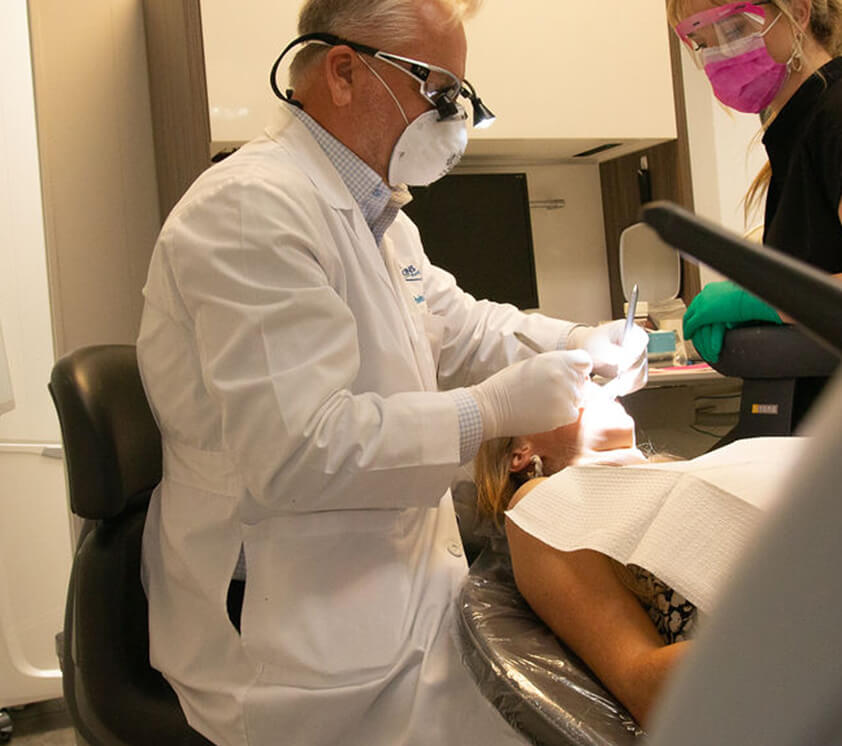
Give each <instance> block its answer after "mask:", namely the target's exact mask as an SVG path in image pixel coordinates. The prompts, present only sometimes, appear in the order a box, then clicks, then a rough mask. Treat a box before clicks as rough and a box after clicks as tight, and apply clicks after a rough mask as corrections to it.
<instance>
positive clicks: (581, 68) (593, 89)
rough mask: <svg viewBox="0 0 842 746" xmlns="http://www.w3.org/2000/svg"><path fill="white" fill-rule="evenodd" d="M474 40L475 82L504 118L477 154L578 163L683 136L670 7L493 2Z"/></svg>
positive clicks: (549, 0) (474, 23) (469, 27)
mask: <svg viewBox="0 0 842 746" xmlns="http://www.w3.org/2000/svg"><path fill="white" fill-rule="evenodd" d="M466 31H467V35H468V65H467V77H468V79H469V80H470V81H471V82H472V83H474V85H475V86H476V88H477V91H478V93H479V95H480V96H481V97H482V100H483V102H484V103H485V104H487V105H488V106H489V107H490V108H491V109H492V111H494V113H495V114H496V115H497V121H496V122H495V123H494V125H493V126H492V127H489V128H488V129H485V130H480V131H474V132H472V133H471V138H472V142H471V146H470V149H469V154H470V153H474V154H486V153H489V154H493V153H496V154H498V155H500V154H504V155H505V154H514V155H521V156H527V157H534V158H541V157H544V158H547V157H549V158H557V157H570V156H572V155H575V154H576V153H580V152H582V151H586V150H590V149H592V148H598V147H600V146H603V145H607V144H610V143H620V144H624V145H628V144H629V143H632V144H635V145H636V146H637V147H643V146H648V145H651V144H654V143H656V142H662V141H664V140H669V139H672V138H674V137H675V136H676V126H675V107H674V103H673V88H672V85H673V84H672V72H671V67H670V49H669V34H670V31H669V28H668V25H667V20H666V11H665V6H664V3H662V2H660V3H657V2H656V3H650V2H629V0H602V2H584V3H583V2H574V1H573V0H516V1H515V0H486V2H485V4H484V5H483V6H482V9H481V10H480V12H479V13H478V14H477V15H476V16H475V17H474V18H472V19H470V20H469V21H468V22H467V23H466ZM628 149H629V148H628V147H624V148H616V149H612V150H607V151H605V153H606V155H607V156H608V157H614V156H616V155H619V154H620V153H621V152H622V151H627V150H628Z"/></svg>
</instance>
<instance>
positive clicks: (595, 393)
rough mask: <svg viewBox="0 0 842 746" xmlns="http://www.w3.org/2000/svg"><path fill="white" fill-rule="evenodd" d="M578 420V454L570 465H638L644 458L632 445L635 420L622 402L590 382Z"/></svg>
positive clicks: (586, 388) (633, 443)
mask: <svg viewBox="0 0 842 746" xmlns="http://www.w3.org/2000/svg"><path fill="white" fill-rule="evenodd" d="M584 393H585V396H584V401H583V408H582V418H581V420H580V421H579V437H578V444H577V445H578V455H577V456H576V458H575V459H574V460H573V464H576V465H581V464H610V465H613V466H622V465H624V464H639V463H643V462H645V461H646V457H645V456H644V455H643V454H642V453H641V452H640V450H638V448H637V447H636V444H635V434H634V420H633V419H632V418H631V417H630V416H629V414H628V413H627V412H626V410H625V409H624V408H623V405H622V404H620V403H619V402H618V401H616V400H615V399H613V398H612V397H611V396H610V395H608V394H607V393H606V392H605V389H604V387H602V386H598V385H597V384H595V383H593V382H591V381H589V382H588V383H587V384H586V386H585V392H584Z"/></svg>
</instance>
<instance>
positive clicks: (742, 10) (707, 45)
mask: <svg viewBox="0 0 842 746" xmlns="http://www.w3.org/2000/svg"><path fill="white" fill-rule="evenodd" d="M770 4H771V3H770V2H768V0H766V2H763V1H762V0H761V2H756V3H728V4H726V5H719V6H717V7H715V8H710V9H709V10H704V11H702V12H701V13H695V14H694V15H692V16H689V17H687V18H685V19H684V20H683V21H682V22H681V23H679V24H678V25H677V26H676V27H675V31H676V33H677V34H678V36H679V38H680V39H681V40H682V41H683V42H684V43H685V44H686V45H687V47H688V49H689V50H690V53H691V55H692V57H693V61H694V62H695V63H696V65H697V66H698V67H700V68H703V67H704V66H705V64H706V63H707V62H708V61H709V60H710V58H711V56H712V55H715V56H716V57H717V58H718V59H721V58H722V57H735V56H736V55H738V54H740V53H742V52H743V51H744V50H745V49H746V43H747V42H749V41H750V40H752V39H755V38H762V37H763V36H765V34H766V32H767V31H769V29H771V28H772V26H773V25H774V24H775V23H776V22H777V20H778V18H780V14H779V15H778V16H777V17H776V18H775V19H774V20H773V21H772V23H769V24H767V22H766V11H765V10H764V9H763V8H761V7H760V6H761V5H770Z"/></svg>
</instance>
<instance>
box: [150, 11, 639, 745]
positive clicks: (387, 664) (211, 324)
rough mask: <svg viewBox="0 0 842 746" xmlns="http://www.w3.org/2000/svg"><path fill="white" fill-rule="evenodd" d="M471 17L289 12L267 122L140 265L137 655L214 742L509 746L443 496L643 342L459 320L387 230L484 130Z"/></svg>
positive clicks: (493, 319) (176, 214)
mask: <svg viewBox="0 0 842 746" xmlns="http://www.w3.org/2000/svg"><path fill="white" fill-rule="evenodd" d="M475 4H476V3H475V2H468V1H466V2H455V1H446V0H435V1H432V2H431V1H430V0H342V2H338V1H337V0H309V2H307V3H306V4H305V6H304V8H303V9H302V11H301V16H300V22H299V31H300V33H301V34H302V36H301V37H300V38H299V39H297V40H296V41H295V42H293V44H291V45H290V46H289V47H288V49H292V48H293V47H297V46H301V48H300V49H299V51H298V53H297V55H296V57H295V59H294V61H293V63H292V66H291V73H290V75H291V84H292V86H293V90H292V91H289V92H287V93H281V91H280V90H279V89H277V85H276V84H275V83H274V80H275V77H276V76H275V73H276V71H277V65H276V66H275V69H273V76H272V77H273V87H274V88H275V89H276V91H277V93H278V94H279V95H280V96H281V97H282V98H283V99H284V102H283V103H282V104H281V111H280V122H279V124H277V125H276V126H274V127H272V128H270V129H269V130H267V133H266V135H265V136H264V137H261V138H260V139H258V140H255V141H253V142H251V143H249V144H247V145H245V146H244V147H242V148H241V149H240V150H239V151H238V152H237V153H235V154H234V155H232V156H231V157H230V158H227V159H226V160H225V161H223V162H222V163H220V164H217V165H216V166H214V167H213V168H211V169H209V170H208V171H207V172H205V173H204V174H203V175H202V176H200V177H199V179H198V180H197V181H196V182H195V183H194V184H193V186H192V187H191V188H190V189H189V190H188V192H187V193H186V194H185V196H184V197H183V198H182V200H181V201H180V202H179V204H178V205H177V206H176V207H175V208H174V209H173V211H172V213H171V214H170V215H169V217H168V219H167V221H166V223H165V225H164V227H163V229H162V231H161V234H160V237H159V239H158V242H157V244H156V246H155V251H154V255H153V258H152V262H151V266H150V269H149V276H148V280H147V284H146V287H145V289H144V293H145V307H144V314H143V320H142V325H141V331H140V336H139V339H138V359H139V363H140V367H141V372H142V376H143V381H144V385H145V387H146V391H147V395H148V397H149V400H150V403H151V405H152V408H153V411H154V413H155V416H156V418H157V421H158V423H159V426H160V428H161V433H162V436H163V450H164V466H163V474H164V476H163V479H162V481H161V484H160V485H159V486H158V488H157V489H156V491H155V493H154V495H153V498H152V501H151V503H150V508H149V513H148V517H147V523H146V530H145V533H144V544H143V579H144V585H145V588H146V593H147V597H148V599H149V629H150V656H151V661H152V664H153V665H154V666H155V667H156V668H158V669H160V670H161V671H162V672H163V674H164V675H165V676H166V678H167V679H168V680H169V682H170V683H171V684H172V686H173V688H174V689H175V690H176V692H177V694H178V696H179V700H180V702H181V704H182V707H183V708H184V711H185V713H186V715H187V719H188V721H189V722H190V724H191V725H192V726H193V727H194V728H196V729H197V730H198V731H200V732H201V733H202V734H204V735H205V736H206V737H207V738H209V739H211V740H212V741H213V742H214V743H217V744H237V745H238V746H240V745H244V744H260V745H264V744H265V745H267V746H268V745H269V744H272V745H274V744H281V743H282V744H299V745H301V746H322V745H327V744H342V746H410V745H412V746H422V745H423V746H426V745H428V744H439V745H444V746H447V745H448V744H459V745H460V746H469V745H470V744H508V743H521V742H522V741H521V739H520V738H519V736H518V735H517V734H516V733H515V731H514V730H512V729H511V728H510V727H509V725H508V724H507V723H506V722H505V721H504V720H503V718H502V717H501V716H500V715H499V714H498V713H497V712H496V710H494V708H493V707H492V706H491V705H490V704H489V703H488V702H486V701H485V700H484V699H483V698H482V696H481V695H480V693H479V691H478V689H477V688H476V687H475V686H474V684H473V682H472V681H471V679H470V677H469V675H468V674H467V672H466V671H465V670H464V669H463V667H462V664H461V662H460V659H459V654H458V652H457V650H456V649H455V646H454V643H453V638H452V629H451V619H452V606H453V603H454V601H453V598H454V591H455V589H456V588H457V587H458V585H459V583H460V582H461V581H462V579H463V578H464V576H465V573H466V569H467V568H466V562H465V559H464V556H463V554H462V546H461V542H460V537H459V531H458V527H457V523H456V518H455V514H454V510H453V505H452V500H451V497H450V494H449V490H448V486H449V484H450V481H451V479H452V478H453V476H454V474H455V472H456V470H457V468H458V467H459V465H460V464H461V463H465V462H467V461H469V460H471V459H472V458H473V456H474V454H475V453H476V451H477V449H478V447H479V444H480V442H481V441H482V440H483V439H488V438H491V437H497V436H502V435H517V434H523V433H529V432H540V431H545V430H550V429H552V428H554V427H558V426H560V425H563V424H565V423H569V422H573V421H575V420H576V418H577V417H578V408H579V405H580V401H581V397H582V391H583V387H584V384H585V380H586V378H587V376H588V374H589V373H590V371H591V369H592V367H593V369H594V370H597V371H598V372H600V373H602V374H604V375H614V374H616V373H618V372H621V373H623V376H624V378H623V381H624V384H625V390H626V391H628V390H631V389H633V388H635V387H639V386H640V385H642V384H643V383H644V382H645V376H646V371H645V343H646V338H645V334H644V333H643V332H642V331H641V330H635V331H634V332H633V333H632V335H630V338H628V339H626V341H625V344H623V345H622V347H621V346H620V345H619V344H618V342H620V341H621V335H622V329H623V322H622V321H620V322H617V323H612V324H608V325H604V326H600V327H587V326H579V325H575V324H573V323H570V322H566V321H559V320H555V319H550V318H547V317H544V316H541V315H539V314H531V315H524V314H522V313H520V312H519V311H517V310H516V309H515V308H513V307H511V306H505V305H497V304H494V303H491V302H488V301H483V300H480V301H477V300H475V299H474V298H472V297H470V296H469V295H467V294H466V293H464V292H462V291H461V290H460V289H459V288H458V287H457V286H456V284H455V281H454V279H453V277H452V276H450V275H449V274H447V273H446V272H444V271H442V270H441V269H438V268H436V267H434V266H432V265H431V264H430V262H429V261H428V260H427V258H426V256H425V255H424V251H423V248H422V246H421V242H420V240H419V236H418V232H417V230H416V228H415V226H414V225H413V224H412V223H411V222H410V220H409V219H408V218H407V216H406V215H405V214H404V213H403V212H401V209H400V208H401V207H402V206H403V205H404V204H406V202H407V201H408V200H409V199H410V196H409V192H408V190H407V188H406V185H407V184H410V185H412V184H427V183H429V182H431V181H433V180H434V179H436V178H439V177H440V176H443V175H444V174H445V173H446V172H447V171H448V170H449V169H450V168H452V166H453V165H454V164H455V163H456V162H457V161H458V160H459V158H460V156H461V154H462V151H463V150H464V147H465V144H466V133H465V119H466V114H465V111H464V109H463V106H462V101H463V100H468V101H470V102H471V103H472V104H474V109H475V112H476V116H477V117H478V118H482V117H483V116H485V117H487V116H488V114H489V112H488V111H487V110H485V109H484V107H482V104H481V102H480V101H479V99H478V98H477V96H476V93H475V91H474V89H473V87H472V86H471V85H470V83H468V81H466V80H465V79H464V69H465V60H466V41H465V34H464V31H463V27H462V23H461V19H462V18H463V17H464V16H465V14H468V13H470V12H472V11H473V10H474V5H475ZM285 51H286V50H285ZM515 331H520V332H522V333H523V334H526V335H527V336H529V337H530V338H531V339H533V340H537V341H538V342H539V343H540V345H541V346H542V347H543V349H545V350H547V352H544V353H541V354H535V353H533V352H532V351H531V350H529V349H527V348H526V347H524V346H523V345H521V344H520V343H518V342H517V341H516V340H515V338H514V336H513V334H514V332H515ZM238 588H239V589H240V590H243V589H244V592H243V597H242V601H240V600H239V599H238V598H236V593H232V592H233V591H236V589H238ZM232 598H234V601H233V603H232V602H231V599H232ZM226 600H228V601H229V603H228V604H226ZM227 606H229V607H232V608H231V610H230V612H229V609H228V608H227Z"/></svg>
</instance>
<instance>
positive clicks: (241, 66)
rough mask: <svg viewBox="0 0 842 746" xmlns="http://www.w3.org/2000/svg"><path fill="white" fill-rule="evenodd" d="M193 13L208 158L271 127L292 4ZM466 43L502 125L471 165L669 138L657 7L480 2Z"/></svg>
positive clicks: (666, 74) (259, 0)
mask: <svg viewBox="0 0 842 746" xmlns="http://www.w3.org/2000/svg"><path fill="white" fill-rule="evenodd" d="M200 5H201V15H202V36H203V41H204V60H205V71H206V77H207V87H208V102H209V103H208V106H209V112H210V127H211V141H212V143H213V146H212V150H213V151H216V150H219V149H220V148H221V147H222V146H223V145H224V144H226V143H237V142H243V141H245V140H248V139H250V138H252V137H254V136H255V135H257V134H259V133H260V132H261V131H262V129H263V127H264V126H265V124H266V123H267V122H268V121H269V120H270V118H271V112H272V108H273V107H274V105H275V99H274V97H273V95H272V93H271V91H270V89H269V83H268V77H269V69H270V67H271V65H272V62H273V61H274V59H275V58H276V57H277V55H278V53H279V52H280V51H281V49H282V48H283V46H284V45H285V44H286V43H287V42H288V41H290V40H291V39H292V38H294V37H295V35H296V23H297V15H298V9H299V7H300V3H295V2H289V1H287V2H278V1H277V0H250V2H248V3H243V2H240V1H239V0H201V3H200ZM466 31H467V34H468V67H467V76H468V79H469V80H470V81H471V82H472V83H474V84H475V86H476V88H477V91H478V92H479V94H480V96H481V97H482V99H483V101H485V103H486V104H488V106H489V107H490V108H491V109H492V110H493V111H494V112H495V114H497V117H498V120H497V122H496V123H495V124H494V126H493V127H490V128H489V129H487V130H483V131H473V132H472V133H471V145H470V146H469V151H468V152H469V154H474V155H493V156H520V157H524V156H525V157H529V158H536V159H545V158H566V157H570V156H572V155H574V154H576V153H579V152H581V151H583V150H589V149H591V148H595V147H599V146H602V145H605V144H608V143H621V144H624V145H628V144H629V143H632V144H634V145H635V146H636V147H644V146H647V145H650V144H653V143H655V142H662V141H664V140H668V139H672V138H674V137H675V136H676V127H675V114H674V105H673V93H672V74H671V69H670V52H669V30H668V27H667V22H666V13H665V10H664V5H663V3H643V2H629V0H604V1H603V2H600V3H581V2H572V1H571V0H562V1H559V0H518V1H517V2H514V1H513V0H486V2H485V4H484V5H483V7H482V9H481V10H480V12H479V13H478V14H477V15H476V16H475V17H474V18H472V19H471V20H469V21H468V22H467V23H466ZM280 84H281V86H283V85H284V84H285V77H281V80H280ZM628 149H629V148H628V147H624V148H618V149H615V150H612V151H606V154H607V155H609V156H611V157H613V156H614V155H619V154H620V153H621V152H622V151H623V150H628Z"/></svg>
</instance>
